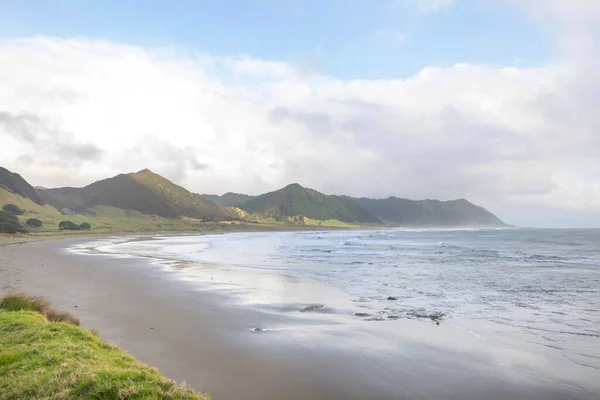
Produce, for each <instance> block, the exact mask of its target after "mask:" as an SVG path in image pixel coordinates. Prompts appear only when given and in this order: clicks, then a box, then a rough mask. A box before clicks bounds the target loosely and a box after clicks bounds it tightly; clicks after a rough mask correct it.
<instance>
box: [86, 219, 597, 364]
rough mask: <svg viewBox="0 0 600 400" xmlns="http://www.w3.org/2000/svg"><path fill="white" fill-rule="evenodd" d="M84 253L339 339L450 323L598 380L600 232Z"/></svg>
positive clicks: (299, 239) (102, 246)
mask: <svg viewBox="0 0 600 400" xmlns="http://www.w3.org/2000/svg"><path fill="white" fill-rule="evenodd" d="M85 247H86V248H89V247H90V244H87V245H86V246H85ZM93 247H94V248H95V249H96V251H99V252H102V253H109V254H114V255H118V256H128V257H130V256H135V257H149V258H151V259H153V260H155V262H156V263H158V264H160V265H162V266H164V267H165V268H168V269H170V270H171V271H172V273H173V274H175V275H177V276H179V277H180V278H181V279H184V280H187V281H189V282H192V283H194V282H196V283H197V284H198V285H199V286H201V287H207V285H208V286H210V287H212V288H217V289H220V290H224V291H228V292H230V293H231V294H232V295H233V296H235V297H236V298H237V301H238V302H239V304H241V305H253V306H262V307H264V308H265V309H270V310H271V311H272V312H274V313H277V312H282V313H283V312H289V311H290V310H293V311H304V312H305V314H307V315H308V314H313V312H314V313H317V314H318V315H319V318H331V319H332V320H333V321H335V322H336V326H337V329H341V330H343V329H348V330H350V329H356V327H357V326H364V325H357V324H379V325H378V328H377V332H380V331H385V330H386V329H388V330H390V331H392V330H394V329H396V328H395V327H396V325H394V324H395V323H396V322H398V321H399V320H406V319H411V320H415V321H419V323H422V324H430V325H431V326H432V327H433V326H436V325H452V326H454V327H456V328H457V329H460V330H461V331H464V332H467V333H468V334H470V335H473V337H474V338H477V339H478V340H479V339H481V340H486V341H489V342H492V343H499V344H501V345H502V346H505V347H507V348H511V349H516V350H519V351H525V352H529V353H535V354H538V355H539V354H541V355H543V356H547V357H551V358H552V359H554V360H558V361H560V362H561V363H567V365H570V364H572V365H577V366H579V367H583V368H587V369H595V370H597V371H599V372H600V230H549V229H548V230H536V229H497V230H495V229H494V230H492V229H490V230H488V229H466V230H406V229H386V230H343V231H342V230H339V231H294V232H258V233H246V232H245V233H231V234H221V235H201V236H161V237H154V238H152V240H133V241H130V240H123V238H118V239H117V238H113V239H110V240H108V241H101V242H97V243H95V244H94V245H93ZM79 250H82V249H79ZM297 282H303V283H304V285H298V284H297ZM315 285H318V286H319V287H320V288H321V289H319V290H314V287H315ZM306 307H308V308H306ZM249 328H250V327H249ZM268 328H269V327H265V329H268ZM274 328H275V327H274ZM387 340H389V339H387Z"/></svg>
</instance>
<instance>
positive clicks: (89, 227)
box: [79, 222, 92, 231]
mask: <svg viewBox="0 0 600 400" xmlns="http://www.w3.org/2000/svg"><path fill="white" fill-rule="evenodd" d="M79 228H80V229H83V230H86V231H87V230H88V229H92V226H91V225H90V224H88V223H87V222H84V223H83V224H81V225H79Z"/></svg>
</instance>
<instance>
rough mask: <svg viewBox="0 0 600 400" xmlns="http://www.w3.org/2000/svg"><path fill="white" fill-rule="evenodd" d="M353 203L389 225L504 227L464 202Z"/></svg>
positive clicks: (369, 201)
mask: <svg viewBox="0 0 600 400" xmlns="http://www.w3.org/2000/svg"><path fill="white" fill-rule="evenodd" d="M356 201H357V203H358V204H360V205H361V206H362V207H364V208H365V209H367V210H369V211H370V212H371V213H373V214H375V215H377V216H378V217H379V218H381V220H382V221H384V222H386V223H388V224H395V225H402V226H425V227H427V226H431V227H443V226H448V227H454V226H504V223H503V222H502V221H500V219H498V218H497V217H496V216H495V215H494V214H492V213H491V212H489V211H488V210H486V209H485V208H483V207H479V206H476V205H474V204H472V203H470V202H469V201H467V200H465V199H460V200H451V201H439V200H418V201H415V200H407V199H399V198H397V197H389V198H387V199H381V200H374V199H365V198H362V199H356Z"/></svg>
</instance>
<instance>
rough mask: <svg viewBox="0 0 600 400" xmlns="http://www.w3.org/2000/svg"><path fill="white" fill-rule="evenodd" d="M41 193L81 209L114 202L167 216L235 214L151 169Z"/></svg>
mask: <svg viewBox="0 0 600 400" xmlns="http://www.w3.org/2000/svg"><path fill="white" fill-rule="evenodd" d="M40 193H41V194H42V196H43V197H44V198H45V199H46V200H47V201H48V202H49V203H50V204H52V205H53V206H55V207H56V208H58V209H63V208H68V209H70V210H74V211H75V212H78V213H83V212H85V211H87V210H88V209H89V208H91V207H94V206H112V207H116V208H121V209H124V210H137V211H139V212H141V213H145V214H155V215H160V216H162V217H165V218H177V217H180V216H186V217H192V218H210V219H232V218H233V217H234V215H233V213H232V212H231V210H229V209H227V208H224V207H223V206H221V205H218V204H216V203H213V202H212V201H209V200H207V199H205V198H203V197H202V196H200V195H198V194H194V193H191V192H189V191H188V190H186V189H184V188H183V187H181V186H178V185H175V184H174V183H173V182H171V181H169V180H167V179H165V178H163V177H162V176H160V175H157V174H154V173H153V172H151V171H149V170H143V171H139V172H136V173H132V174H120V175H117V176H115V177H112V178H108V179H103V180H101V181H98V182H94V183H92V184H90V185H87V186H85V187H83V188H56V189H45V190H41V191H40Z"/></svg>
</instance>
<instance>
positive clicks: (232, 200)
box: [202, 192, 256, 207]
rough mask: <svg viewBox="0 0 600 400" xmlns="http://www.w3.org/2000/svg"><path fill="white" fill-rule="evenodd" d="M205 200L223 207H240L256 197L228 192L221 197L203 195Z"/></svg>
mask: <svg viewBox="0 0 600 400" xmlns="http://www.w3.org/2000/svg"><path fill="white" fill-rule="evenodd" d="M202 197H204V198H205V199H207V200H211V201H213V202H215V203H217V204H221V205H224V206H225V207H242V206H243V205H244V204H246V203H247V202H249V201H250V200H252V199H254V198H255V197H256V196H250V195H247V194H241V193H233V192H228V193H225V194H224V195H222V196H218V195H216V194H203V195H202Z"/></svg>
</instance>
